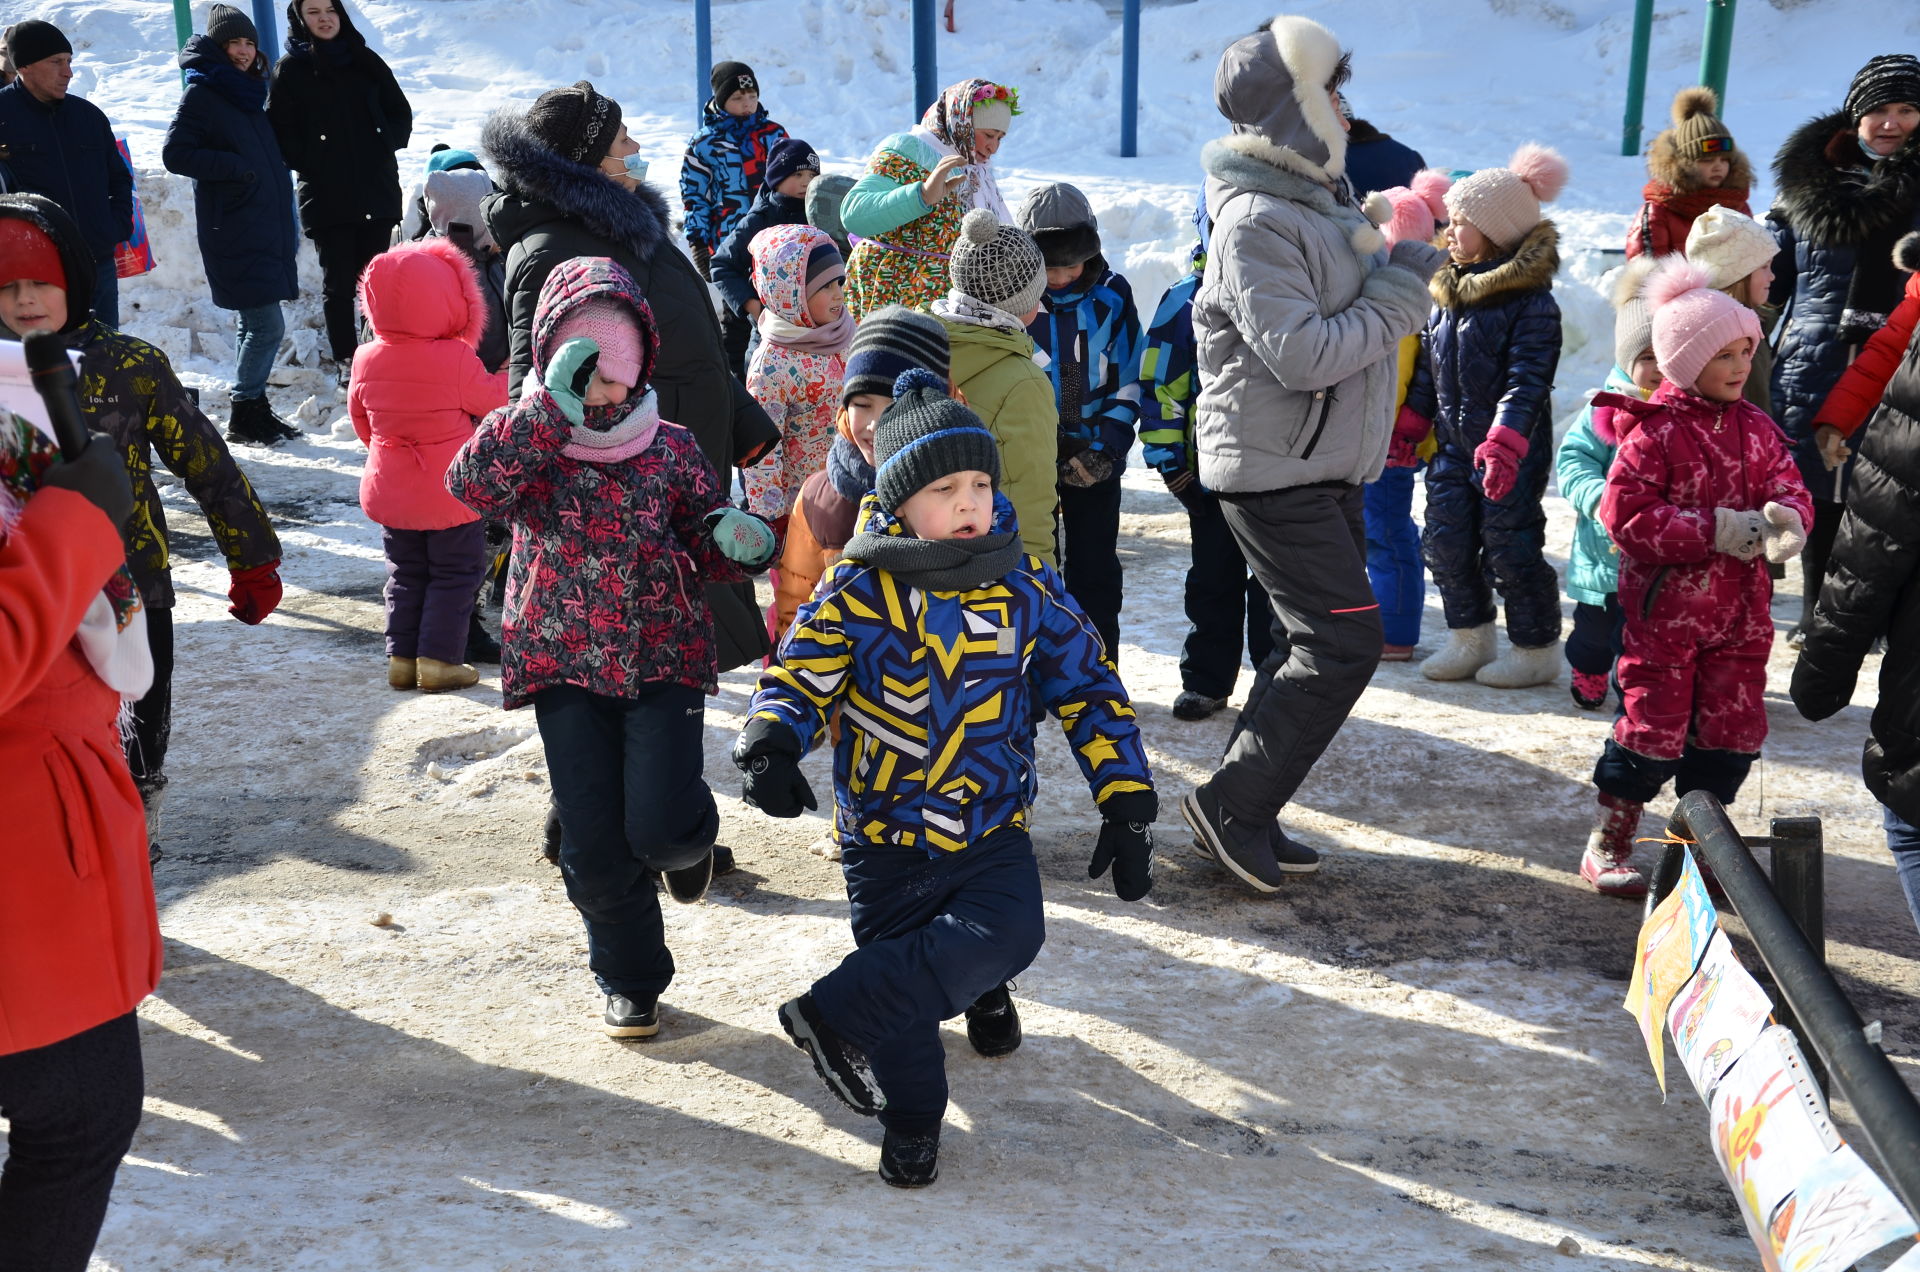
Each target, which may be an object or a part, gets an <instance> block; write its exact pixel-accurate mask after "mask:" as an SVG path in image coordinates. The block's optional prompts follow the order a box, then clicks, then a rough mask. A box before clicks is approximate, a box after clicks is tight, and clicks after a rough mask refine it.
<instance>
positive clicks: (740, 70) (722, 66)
mask: <svg viewBox="0 0 1920 1272" xmlns="http://www.w3.org/2000/svg"><path fill="white" fill-rule="evenodd" d="M707 86H708V87H709V88H711V89H713V104H714V105H715V106H719V107H722V108H725V106H726V104H727V98H729V97H732V96H733V95H734V94H735V93H757V92H759V91H760V78H759V76H757V75H755V74H754V73H753V68H752V67H751V66H748V65H747V64H746V63H745V62H716V63H714V66H713V69H712V70H711V71H709V72H707Z"/></svg>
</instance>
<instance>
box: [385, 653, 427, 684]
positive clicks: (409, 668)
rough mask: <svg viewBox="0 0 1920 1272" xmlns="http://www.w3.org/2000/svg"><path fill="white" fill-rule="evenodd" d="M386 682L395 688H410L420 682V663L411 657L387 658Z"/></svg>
mask: <svg viewBox="0 0 1920 1272" xmlns="http://www.w3.org/2000/svg"><path fill="white" fill-rule="evenodd" d="M387 683H388V684H390V685H392V686H393V687H394V688H395V689H412V688H414V687H416V686H417V685H418V684H419V683H420V665H419V664H418V663H417V662H415V661H414V660H413V659H411V658H389V659H387Z"/></svg>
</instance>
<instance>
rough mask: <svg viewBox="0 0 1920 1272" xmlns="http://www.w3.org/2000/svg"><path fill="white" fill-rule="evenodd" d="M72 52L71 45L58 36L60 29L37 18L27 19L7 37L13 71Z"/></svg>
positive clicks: (8, 54) (8, 53) (62, 36)
mask: <svg viewBox="0 0 1920 1272" xmlns="http://www.w3.org/2000/svg"><path fill="white" fill-rule="evenodd" d="M72 52H73V45H71V44H69V43H67V37H66V36H64V35H62V34H60V28H59V27H57V26H55V25H53V23H51V22H42V21H41V20H40V19H38V18H28V19H27V20H26V21H25V22H22V23H20V24H19V25H17V26H15V27H14V28H13V32H12V34H10V35H9V36H7V56H8V57H11V58H12V59H13V65H14V67H15V69H18V68H20V67H22V66H32V65H33V64H34V63H35V62H44V61H46V60H47V59H48V58H50V57H57V56H59V55H60V54H62V53H72Z"/></svg>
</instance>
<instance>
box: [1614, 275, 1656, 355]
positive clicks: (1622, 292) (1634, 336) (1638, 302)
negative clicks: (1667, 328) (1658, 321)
mask: <svg viewBox="0 0 1920 1272" xmlns="http://www.w3.org/2000/svg"><path fill="white" fill-rule="evenodd" d="M1658 263H1659V258H1658V257H1656V256H1654V255H1653V254H1652V253H1651V252H1643V253H1642V254H1641V255H1639V256H1636V257H1634V258H1633V259H1632V260H1630V261H1628V262H1627V264H1626V267H1625V268H1624V269H1622V270H1621V271H1620V277H1619V278H1617V279H1615V280H1614V284H1613V363H1614V365H1615V366H1617V367H1619V368H1620V369H1621V370H1622V371H1625V372H1626V373H1627V374H1628V375H1629V376H1631V375H1632V374H1633V364H1634V363H1635V362H1638V361H1639V360H1640V355H1641V354H1643V353H1645V352H1646V351H1647V350H1649V349H1651V348H1653V310H1652V309H1651V308H1649V307H1648V305H1647V298H1646V297H1645V296H1644V295H1642V294H1641V291H1642V289H1643V288H1644V287H1645V286H1646V285H1647V275H1648V274H1651V273H1652V272H1653V267H1654V266H1655V265H1656V264H1658Z"/></svg>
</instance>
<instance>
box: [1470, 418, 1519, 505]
mask: <svg viewBox="0 0 1920 1272" xmlns="http://www.w3.org/2000/svg"><path fill="white" fill-rule="evenodd" d="M1526 457H1527V439H1526V438H1524V437H1522V436H1521V435H1520V434H1519V433H1516V432H1515V431H1514V430H1512V429H1510V428H1508V427H1507V426H1506V425H1505V424H1495V425H1494V426H1493V427H1492V428H1490V429H1488V430H1487V440H1486V441H1484V442H1481V443H1480V444H1479V445H1478V446H1476V447H1474V448H1473V471H1474V472H1476V473H1479V474H1480V491H1481V493H1482V494H1484V495H1486V497H1487V498H1489V499H1491V500H1493V501H1494V502H1495V503H1498V502H1500V501H1501V500H1502V499H1505V498H1506V497H1507V496H1508V495H1509V494H1511V493H1512V492H1513V484H1514V482H1516V481H1518V480H1519V479H1520V461H1521V460H1523V459H1525V458H1526Z"/></svg>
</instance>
